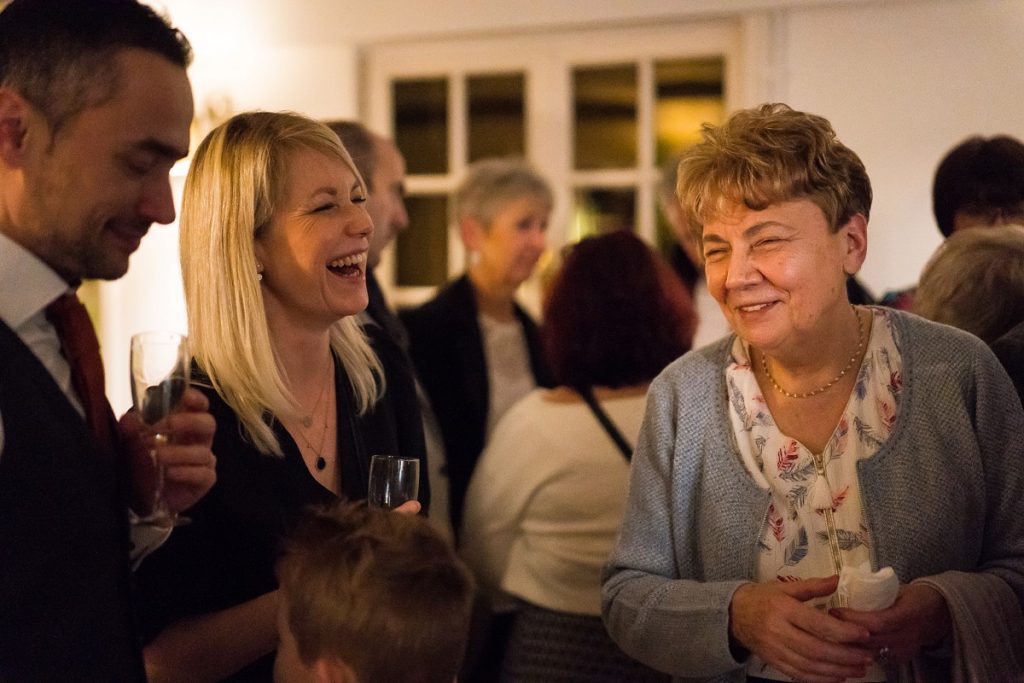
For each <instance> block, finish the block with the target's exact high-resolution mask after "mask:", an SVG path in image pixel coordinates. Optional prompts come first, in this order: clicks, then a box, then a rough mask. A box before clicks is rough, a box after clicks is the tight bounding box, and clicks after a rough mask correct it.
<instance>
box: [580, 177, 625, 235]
mask: <svg viewBox="0 0 1024 683" xmlns="http://www.w3.org/2000/svg"><path fill="white" fill-rule="evenodd" d="M573 221H574V223H575V229H574V232H575V233H576V235H577V236H578V237H580V238H583V237H588V236H590V235H602V234H605V233H608V232H614V231H615V230H630V231H635V229H636V193H635V192H634V191H633V189H632V188H582V189H578V190H576V193H575V205H574V207H573Z"/></svg>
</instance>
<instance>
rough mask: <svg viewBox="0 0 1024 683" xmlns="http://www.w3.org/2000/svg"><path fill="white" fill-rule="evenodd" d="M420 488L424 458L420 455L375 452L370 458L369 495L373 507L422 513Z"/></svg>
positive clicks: (368, 498)
mask: <svg viewBox="0 0 1024 683" xmlns="http://www.w3.org/2000/svg"><path fill="white" fill-rule="evenodd" d="M419 490H420V461H419V460H418V459H417V458H399V457H397V456H394V455H375V456H373V457H372V458H371V459H370V483H369V488H368V492H367V497H366V499H367V502H368V503H369V505H370V507H378V508H384V509H385V510H397V511H399V512H412V513H416V512H419V509H420V508H419V503H418V502H417V498H418V497H419ZM412 503H415V505H412ZM413 508H415V509H413Z"/></svg>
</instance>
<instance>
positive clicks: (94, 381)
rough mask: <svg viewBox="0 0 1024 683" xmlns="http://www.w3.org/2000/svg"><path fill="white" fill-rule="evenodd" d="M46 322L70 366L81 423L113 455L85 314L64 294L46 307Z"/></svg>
mask: <svg viewBox="0 0 1024 683" xmlns="http://www.w3.org/2000/svg"><path fill="white" fill-rule="evenodd" d="M46 318H47V320H49V321H50V322H51V323H52V324H53V326H54V328H56V330H57V336H58V337H60V343H61V347H62V348H63V350H64V357H65V358H67V360H68V364H69V365H70V366H71V382H72V384H73V385H74V387H75V391H77V392H78V397H79V399H80V400H81V402H82V408H84V409H85V421H86V423H87V424H88V425H89V429H90V430H91V431H92V433H93V436H95V437H96V441H97V443H99V445H100V446H101V447H102V448H103V450H104V451H106V452H107V453H113V452H114V425H115V419H114V411H113V410H111V408H110V403H109V402H108V401H107V395H106V391H105V389H104V382H103V361H102V359H101V358H100V345H99V341H98V340H97V339H96V331H95V330H94V329H93V326H92V321H91V320H90V319H89V313H88V312H87V311H86V310H85V306H83V305H82V302H81V301H79V300H78V297H77V296H76V295H74V294H64V295H62V296H60V297H59V298H57V299H56V300H54V301H53V303H51V304H50V305H49V306H47V307H46Z"/></svg>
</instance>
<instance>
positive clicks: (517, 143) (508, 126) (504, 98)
mask: <svg viewBox="0 0 1024 683" xmlns="http://www.w3.org/2000/svg"><path fill="white" fill-rule="evenodd" d="M466 91H467V94H468V97H469V161H470V163H472V162H474V161H476V160H478V159H484V158H486V157H506V156H518V157H521V156H525V151H526V142H525V138H526V135H525V126H524V119H525V117H524V115H523V91H524V79H523V74H521V73H520V74H510V75H497V76H494V75H491V76H472V77H470V78H468V79H467V81H466Z"/></svg>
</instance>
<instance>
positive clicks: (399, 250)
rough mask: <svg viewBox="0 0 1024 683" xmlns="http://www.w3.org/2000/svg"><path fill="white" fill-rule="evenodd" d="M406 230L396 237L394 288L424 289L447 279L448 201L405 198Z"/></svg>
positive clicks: (439, 197) (433, 197)
mask: <svg viewBox="0 0 1024 683" xmlns="http://www.w3.org/2000/svg"><path fill="white" fill-rule="evenodd" d="M405 208H406V210H407V211H408V212H409V229H408V230H403V231H402V232H400V233H398V239H397V240H396V242H397V244H396V246H395V250H396V252H395V256H396V263H395V284H396V285H398V286H399V287H428V286H433V285H440V284H444V282H445V281H446V280H447V279H448V197H447V196H446V195H424V196H409V197H406V198H405Z"/></svg>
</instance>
